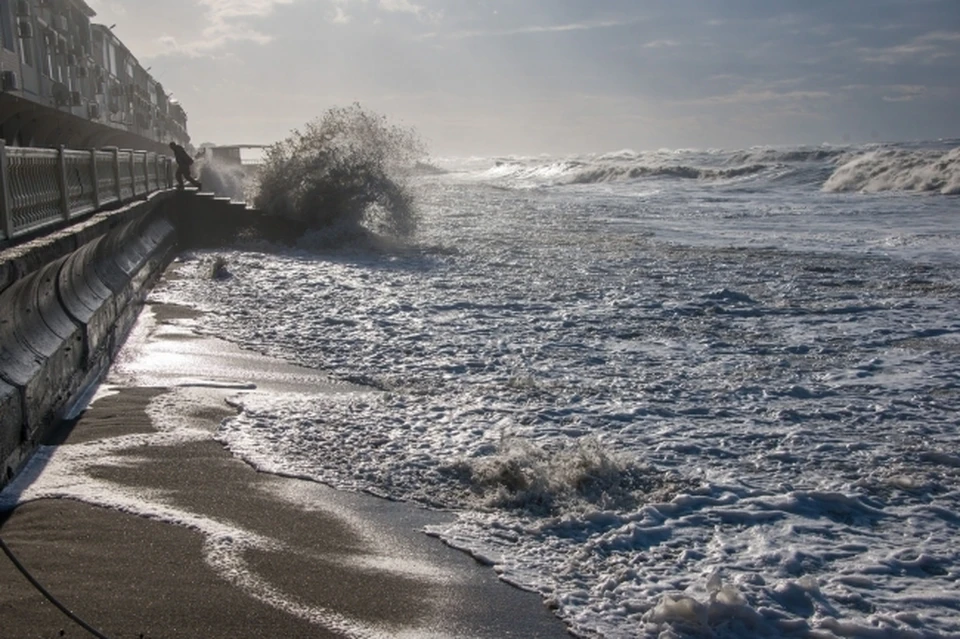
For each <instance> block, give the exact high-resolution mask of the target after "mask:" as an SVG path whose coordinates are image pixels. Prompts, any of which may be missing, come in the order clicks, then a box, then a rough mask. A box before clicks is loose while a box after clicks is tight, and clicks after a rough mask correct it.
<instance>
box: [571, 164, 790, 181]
mask: <svg viewBox="0 0 960 639" xmlns="http://www.w3.org/2000/svg"><path fill="white" fill-rule="evenodd" d="M772 168H776V167H774V166H771V165H767V164H750V165H747V166H736V167H730V168H702V167H696V166H685V165H673V166H671V165H664V166H645V165H642V164H641V165H634V166H599V167H596V168H591V169H587V170H584V171H581V172H579V173H577V174H576V175H574V176H573V177H572V178H571V180H570V181H571V183H573V184H595V183H597V182H615V181H620V180H636V179H639V178H646V177H667V178H681V179H688V180H728V179H732V178H738V177H744V176H748V175H756V174H757V173H762V172H764V171H766V170H768V169H772Z"/></svg>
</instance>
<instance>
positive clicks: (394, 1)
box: [380, 0, 424, 16]
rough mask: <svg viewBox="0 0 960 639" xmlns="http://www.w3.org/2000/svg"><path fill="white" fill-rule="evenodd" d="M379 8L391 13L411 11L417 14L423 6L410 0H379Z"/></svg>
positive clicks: (421, 10) (422, 9)
mask: <svg viewBox="0 0 960 639" xmlns="http://www.w3.org/2000/svg"><path fill="white" fill-rule="evenodd" d="M380 8H381V9H383V10H384V11H389V12H391V13H412V14H414V15H417V16H419V15H420V14H421V13H422V12H423V11H424V8H423V7H422V6H420V5H418V4H414V3H412V2H410V0H380Z"/></svg>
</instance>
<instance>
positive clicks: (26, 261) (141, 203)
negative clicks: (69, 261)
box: [0, 189, 177, 292]
mask: <svg viewBox="0 0 960 639" xmlns="http://www.w3.org/2000/svg"><path fill="white" fill-rule="evenodd" d="M176 195H177V193H176V191H175V190H174V189H168V190H166V191H157V192H156V193H152V194H150V196H149V197H147V198H146V199H145V200H137V201H136V202H131V203H129V204H127V205H125V206H123V207H122V208H119V209H116V210H112V211H105V212H103V213H97V214H96V215H93V216H91V217H89V218H87V219H86V220H83V221H82V222H77V223H74V224H72V225H70V226H68V227H66V228H62V229H59V230H56V231H53V232H51V233H49V234H47V235H44V236H42V237H38V238H36V239H33V240H31V241H29V242H25V243H23V244H17V245H16V246H12V247H10V248H7V249H4V250H2V251H0V292H2V291H4V290H6V289H7V288H9V287H10V286H11V285H12V284H13V283H14V282H15V281H17V280H18V279H21V278H23V277H26V276H27V275H29V274H31V273H33V272H34V271H36V270H37V269H38V268H40V267H42V266H44V265H46V264H49V263H50V262H52V261H54V260H57V259H59V258H61V257H64V256H66V255H68V254H70V253H72V252H73V251H75V250H76V249H77V248H79V247H80V246H83V245H84V244H86V243H87V242H89V241H91V240H93V239H95V238H97V237H100V236H102V235H105V234H106V233H107V232H108V231H110V230H111V229H112V228H114V227H116V226H119V225H121V224H123V223H125V222H129V221H131V220H134V219H136V218H137V217H139V216H141V215H143V214H144V213H147V212H150V211H155V210H157V209H158V208H161V207H162V206H163V205H165V204H167V203H169V202H171V201H172V200H174V199H175V198H176Z"/></svg>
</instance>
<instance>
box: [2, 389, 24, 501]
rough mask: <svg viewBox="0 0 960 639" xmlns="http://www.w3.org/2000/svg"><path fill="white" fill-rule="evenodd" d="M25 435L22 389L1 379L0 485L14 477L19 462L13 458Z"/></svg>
mask: <svg viewBox="0 0 960 639" xmlns="http://www.w3.org/2000/svg"><path fill="white" fill-rule="evenodd" d="M22 436H23V403H22V401H21V398H20V391H19V390H17V389H16V388H15V387H13V386H11V385H10V384H7V383H5V382H2V381H0V463H2V464H3V467H0V485H3V484H4V483H6V482H7V481H9V480H10V479H11V478H12V477H13V473H14V472H15V471H16V468H15V467H14V466H16V465H17V464H16V463H15V462H14V461H13V460H11V457H12V456H13V455H14V452H15V451H16V450H17V448H18V447H19V446H20V439H21V437H22ZM8 460H10V461H8Z"/></svg>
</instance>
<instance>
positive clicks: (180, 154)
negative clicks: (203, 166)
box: [170, 143, 193, 166]
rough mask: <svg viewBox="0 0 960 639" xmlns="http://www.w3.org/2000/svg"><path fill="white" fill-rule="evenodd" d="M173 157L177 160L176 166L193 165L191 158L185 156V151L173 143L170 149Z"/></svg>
mask: <svg viewBox="0 0 960 639" xmlns="http://www.w3.org/2000/svg"><path fill="white" fill-rule="evenodd" d="M170 148H171V149H173V155H174V156H175V157H176V158H177V164H179V165H180V166H190V165H191V164H193V158H192V157H190V156H189V155H188V154H187V150H186V149H184V148H183V147H182V146H180V145H179V144H176V143H174V144H173V145H172V146H171V147H170Z"/></svg>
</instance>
